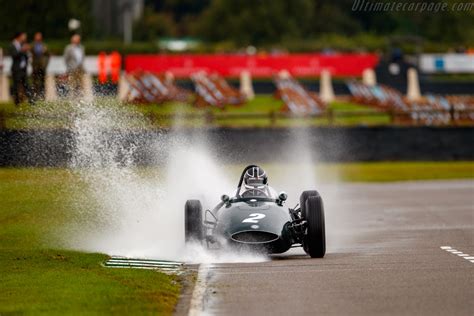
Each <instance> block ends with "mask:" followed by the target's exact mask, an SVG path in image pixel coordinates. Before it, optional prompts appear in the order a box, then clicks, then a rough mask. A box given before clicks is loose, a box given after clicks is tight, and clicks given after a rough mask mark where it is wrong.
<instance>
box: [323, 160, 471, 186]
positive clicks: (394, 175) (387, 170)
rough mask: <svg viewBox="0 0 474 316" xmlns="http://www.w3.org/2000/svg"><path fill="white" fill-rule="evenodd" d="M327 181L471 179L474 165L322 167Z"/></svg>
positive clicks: (371, 163) (415, 163)
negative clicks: (333, 179) (334, 179)
mask: <svg viewBox="0 0 474 316" xmlns="http://www.w3.org/2000/svg"><path fill="white" fill-rule="evenodd" d="M320 171H321V173H322V174H323V177H325V178H326V179H330V178H331V177H337V178H338V179H339V180H341V181H349V182H387V181H407V180H449V179H473V178H474V162H472V161H461V162H364V163H348V164H330V165H327V166H323V167H321V170H320Z"/></svg>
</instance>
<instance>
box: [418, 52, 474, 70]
mask: <svg viewBox="0 0 474 316" xmlns="http://www.w3.org/2000/svg"><path fill="white" fill-rule="evenodd" d="M420 70H421V71H422V72H425V73H474V54H422V55H421V56H420Z"/></svg>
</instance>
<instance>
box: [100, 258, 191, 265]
mask: <svg viewBox="0 0 474 316" xmlns="http://www.w3.org/2000/svg"><path fill="white" fill-rule="evenodd" d="M109 260H113V261H118V260H120V261H138V262H157V263H164V264H176V265H178V264H179V265H182V264H183V263H182V262H177V261H168V260H153V259H136V258H123V257H112V258H110V259H109Z"/></svg>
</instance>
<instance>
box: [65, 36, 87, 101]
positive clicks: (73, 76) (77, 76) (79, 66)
mask: <svg viewBox="0 0 474 316" xmlns="http://www.w3.org/2000/svg"><path fill="white" fill-rule="evenodd" d="M84 59H85V53H84V46H82V45H81V36H80V35H79V34H74V35H73V36H72V37H71V44H69V45H67V46H66V48H65V49H64V61H65V63H66V71H67V75H68V81H69V88H70V91H72V92H73V93H75V94H81V93H82V88H83V84H82V81H83V77H84Z"/></svg>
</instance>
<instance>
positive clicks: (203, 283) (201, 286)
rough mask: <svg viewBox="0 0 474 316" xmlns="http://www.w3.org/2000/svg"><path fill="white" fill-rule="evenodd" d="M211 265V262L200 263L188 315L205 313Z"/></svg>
mask: <svg viewBox="0 0 474 316" xmlns="http://www.w3.org/2000/svg"><path fill="white" fill-rule="evenodd" d="M211 267H212V265H210V264H200V265H199V269H198V275H197V278H196V284H195V285H194V290H193V295H192V296H191V303H190V304H189V312H188V316H198V315H202V314H204V299H205V296H206V287H207V281H208V278H209V271H210V268H211Z"/></svg>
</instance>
